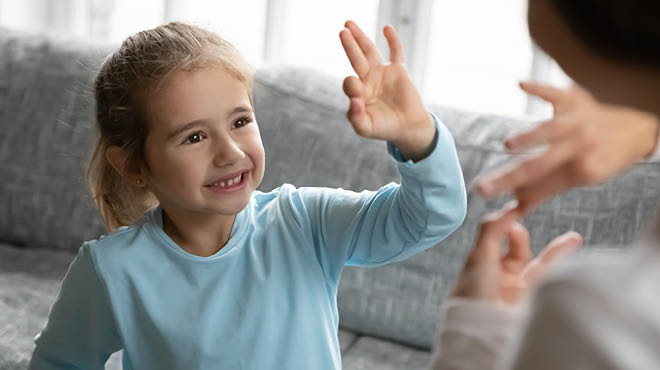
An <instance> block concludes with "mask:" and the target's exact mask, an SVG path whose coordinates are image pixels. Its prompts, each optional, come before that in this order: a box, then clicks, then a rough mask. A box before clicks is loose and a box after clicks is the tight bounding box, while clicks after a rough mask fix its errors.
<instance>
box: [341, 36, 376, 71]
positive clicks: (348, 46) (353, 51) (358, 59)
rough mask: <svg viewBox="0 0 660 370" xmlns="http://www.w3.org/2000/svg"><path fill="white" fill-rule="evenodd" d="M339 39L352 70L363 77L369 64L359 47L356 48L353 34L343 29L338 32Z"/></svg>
mask: <svg viewBox="0 0 660 370" xmlns="http://www.w3.org/2000/svg"><path fill="white" fill-rule="evenodd" d="M339 39H340V40H341V45H342V47H343V48H344V51H345V52H346V56H347V57H348V61H349V62H351V66H352V67H353V70H354V71H355V73H357V75H358V76H360V77H361V78H362V77H364V76H365V75H366V74H367V73H368V72H369V62H368V61H367V58H366V57H365V55H364V53H363V52H362V49H360V46H358V44H357V41H355V38H354V37H353V34H352V33H351V31H350V30H348V29H346V28H344V29H343V30H341V32H339Z"/></svg>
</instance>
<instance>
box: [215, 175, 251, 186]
mask: <svg viewBox="0 0 660 370" xmlns="http://www.w3.org/2000/svg"><path fill="white" fill-rule="evenodd" d="M242 176H243V175H242V174H241V175H238V176H236V177H234V178H233V179H229V180H227V183H226V184H225V182H224V181H219V182H216V183H214V184H212V185H211V186H219V187H221V188H224V187H225V186H232V185H234V184H238V183H239V182H241V178H242Z"/></svg>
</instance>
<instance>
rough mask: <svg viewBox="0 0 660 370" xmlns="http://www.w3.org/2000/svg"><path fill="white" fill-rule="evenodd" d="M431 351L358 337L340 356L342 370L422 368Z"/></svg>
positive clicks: (427, 364)
mask: <svg viewBox="0 0 660 370" xmlns="http://www.w3.org/2000/svg"><path fill="white" fill-rule="evenodd" d="M430 361H431V353H430V352H429V351H427V350H423V349H418V348H412V347H409V346H406V345H403V344H399V343H395V342H391V341H387V340H382V339H378V338H373V337H359V338H358V340H357V341H356V342H355V344H354V345H353V347H351V349H349V350H348V351H347V352H346V353H344V355H343V356H342V369H344V370H399V369H406V370H423V369H428V366H429V362H430Z"/></svg>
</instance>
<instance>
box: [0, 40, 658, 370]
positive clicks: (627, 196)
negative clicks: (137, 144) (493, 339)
mask: <svg viewBox="0 0 660 370" xmlns="http://www.w3.org/2000/svg"><path fill="white" fill-rule="evenodd" d="M109 50H110V48H109V47H108V46H99V45H91V44H88V43H84V42H80V41H76V40H62V39H53V38H48V37H44V36H37V35H29V34H21V33H16V32H11V31H8V30H0V163H1V164H0V369H4V370H10V369H24V368H26V367H27V364H28V362H29V359H30V355H31V352H32V350H33V348H34V344H33V337H34V336H35V335H36V334H37V333H38V332H39V330H40V329H41V328H42V326H43V325H44V323H45V320H46V318H47V316H48V311H49V309H50V306H51V304H52V303H53V300H54V298H55V296H56V294H57V291H58V288H59V285H60V281H61V279H62V277H63V276H64V274H65V272H66V269H67V267H68V265H69V263H70V262H71V260H72V258H73V256H74V253H75V252H76V251H77V249H78V248H79V247H80V245H81V243H82V242H83V241H84V240H88V239H93V238H97V237H98V236H99V235H100V234H102V233H103V232H104V230H103V228H102V225H101V222H100V220H99V217H98V216H97V215H96V212H95V210H94V208H93V206H92V203H91V201H90V199H89V196H88V195H87V192H86V190H85V186H84V180H83V174H84V168H85V162H86V158H87V156H88V154H89V152H90V149H91V145H92V141H93V138H94V130H93V99H92V95H91V93H90V87H89V86H90V83H91V81H92V79H93V76H94V70H95V69H96V68H97V67H98V65H99V63H100V61H101V60H102V58H103V56H104V55H105V54H106V53H107V52H108V51H109ZM255 106H256V114H257V118H258V120H259V124H260V127H261V131H262V137H263V141H264V145H265V147H266V153H267V154H266V160H267V162H266V175H265V178H264V181H263V184H262V185H261V189H262V190H269V189H272V188H273V187H276V186H278V185H280V184H282V183H284V182H288V183H293V184H295V185H297V186H317V185H318V186H330V187H342V188H347V189H355V190H361V189H376V188H378V187H379V186H381V185H383V184H386V183H387V182H389V181H393V180H394V181H396V179H397V174H396V171H395V169H394V167H393V166H392V163H391V162H390V159H389V158H388V157H387V155H386V151H385V145H384V144H383V143H382V142H375V141H368V140H364V139H362V138H359V137H358V136H356V135H355V134H354V133H353V131H352V129H351V128H350V125H349V124H348V122H347V121H346V118H345V110H346V107H347V99H346V98H345V97H344V96H343V93H342V92H341V81H340V80H338V79H333V78H328V77H326V76H323V75H320V74H319V73H317V72H313V71H308V70H300V69H292V68H286V67H277V68H269V69H264V70H259V71H257V75H256V81H255ZM430 110H432V111H433V112H434V113H435V114H437V115H438V116H439V117H440V118H441V119H442V120H443V121H444V123H445V124H446V125H447V126H448V127H449V129H450V130H451V131H452V133H453V134H454V137H455V140H456V144H457V148H458V152H459V156H460V160H461V164H462V166H463V171H464V172H463V173H464V176H465V182H466V184H467V185H468V191H469V195H468V215H467V218H466V221H465V223H464V224H463V225H462V226H461V227H460V228H459V229H458V230H457V231H456V232H455V233H454V234H453V235H451V236H450V237H449V238H448V239H446V240H445V241H443V242H442V243H440V244H439V245H437V246H436V247H434V248H432V249H430V250H428V251H427V252H425V253H422V254H421V255H418V256H415V257H413V258H411V259H409V260H407V261H404V262H401V263H397V264H393V265H389V266H385V267H379V268H374V269H358V268H348V269H347V270H346V271H345V274H344V276H343V278H342V281H341V287H340V291H339V297H338V304H339V311H340V331H339V336H340V343H341V348H342V357H343V367H344V368H345V369H347V370H358V369H380V370H383V369H423V368H424V367H425V366H426V365H427V362H428V361H429V358H430V352H429V350H430V348H431V347H432V342H433V339H434V333H435V328H436V322H437V321H438V320H439V319H440V315H441V312H442V310H441V308H442V303H443V300H444V298H445V296H446V295H447V293H448V290H449V289H450V288H451V284H452V281H453V280H454V278H455V276H456V274H457V272H458V271H459V269H460V267H461V266H462V262H463V259H464V257H465V254H466V252H467V250H468V249H469V247H470V244H471V242H472V239H473V237H474V233H475V230H476V226H477V224H478V221H479V218H480V217H481V216H482V215H483V214H484V213H485V212H487V211H488V210H492V209H495V208H496V207H498V206H500V205H501V204H502V203H503V202H504V201H505V199H497V200H494V201H484V200H483V199H481V198H479V197H476V196H475V194H474V192H473V191H472V186H471V184H472V182H473V180H474V178H475V176H477V175H478V174H479V173H482V172H484V171H485V170H486V169H488V168H492V167H493V166H496V165H498V164H501V163H503V162H504V161H506V160H508V159H509V158H510V157H509V155H508V154H506V153H505V152H504V151H503V150H502V147H501V139H502V138H503V137H504V136H506V135H508V134H510V133H512V132H514V131H515V130H518V129H520V128H522V127H524V126H527V125H529V124H530V122H524V121H518V120H514V119H509V118H504V117H497V116H489V115H480V114H473V113H468V112H460V111H456V110H452V109H448V108H443V107H438V106H430ZM659 188H660V167H659V165H658V163H642V164H639V165H637V166H636V167H634V168H633V169H632V170H631V171H630V172H628V173H627V174H625V175H623V176H621V177H619V178H617V179H615V180H613V181H609V182H607V183H605V184H603V185H601V186H598V187H595V188H591V189H578V190H574V191H571V192H568V193H566V194H564V195H562V196H561V197H558V198H555V199H553V200H552V201H550V202H548V203H546V204H544V205H543V206H542V207H541V208H540V209H539V210H538V211H536V212H535V213H534V214H533V215H531V216H530V217H529V218H528V219H527V220H526V221H525V224H526V225H527V226H528V228H529V229H530V233H531V235H532V244H533V248H534V249H535V250H538V249H539V248H541V247H542V246H543V245H545V243H546V242H548V241H549V240H550V239H551V238H552V237H554V236H555V235H557V234H560V233H562V232H564V231H567V230H569V229H573V230H577V231H578V232H580V233H582V234H583V235H584V237H585V244H586V245H588V246H589V245H595V244H598V245H626V244H629V243H630V242H631V241H632V240H633V238H634V235H635V234H636V233H637V231H638V230H639V229H640V228H641V227H642V226H643V225H644V224H645V223H646V221H647V220H649V219H651V217H652V215H653V212H654V210H655V208H656V203H657V197H656V195H657V194H658V189H659ZM120 357H121V353H118V354H116V355H113V357H112V358H111V361H110V362H109V363H108V365H107V368H120V367H121V366H120V362H121V360H120Z"/></svg>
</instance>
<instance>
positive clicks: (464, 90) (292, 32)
mask: <svg viewBox="0 0 660 370" xmlns="http://www.w3.org/2000/svg"><path fill="white" fill-rule="evenodd" d="M526 4H527V0H507V1H492V0H358V1H355V0H335V1H332V2H329V1H308V0H307V1H306V0H244V1H234V0H142V1H133V0H22V1H20V2H18V1H13V0H0V26H4V27H9V28H16V29H24V30H34V31H38V32H56V33H58V34H67V35H70V36H76V37H91V38H94V39H97V40H99V41H105V42H108V41H110V42H114V43H119V42H120V41H121V40H123V39H124V38H125V37H126V36H128V35H130V34H132V33H134V32H137V31H139V30H142V29H145V28H151V27H154V26H156V25H158V24H162V23H164V22H166V21H171V20H180V21H186V22H191V23H194V24H198V25H201V26H204V27H207V28H209V29H211V30H213V31H216V32H218V33H219V34H220V35H221V36H222V37H223V38H225V39H227V40H228V41H230V42H232V43H233V44H234V45H236V47H237V48H238V49H239V51H240V52H241V54H242V55H243V56H244V57H245V58H246V59H247V60H248V62H249V63H250V64H252V65H253V66H255V67H257V68H259V67H263V66H265V65H268V64H288V65H293V66H300V67H306V68H312V69H316V70H319V71H321V72H323V73H325V74H329V75H331V76H335V77H336V78H338V79H339V78H343V77H345V76H347V75H352V74H354V73H353V70H352V68H351V66H350V63H349V62H348V59H347V58H346V56H345V54H344V51H343V50H342V47H341V44H340V42H339V36H338V34H339V31H340V30H341V29H342V27H343V23H344V21H346V20H347V19H353V20H355V21H356V22H357V23H358V24H359V25H360V26H361V27H362V29H363V30H364V31H365V32H366V33H367V35H369V36H370V37H371V38H372V39H374V40H376V44H377V45H378V47H379V49H380V51H381V53H382V54H383V57H384V59H386V60H387V58H388V54H389V53H388V50H387V44H386V42H385V40H384V37H383V36H382V33H381V31H380V30H381V29H382V27H383V26H384V25H385V24H388V23H390V24H393V25H394V26H395V27H396V28H397V29H398V30H399V36H400V38H401V40H402V42H403V44H404V52H405V54H406V64H407V66H408V70H409V71H410V73H411V75H412V77H413V79H414V80H415V82H416V83H417V85H418V87H419V88H420V90H421V92H422V95H423V96H424V97H425V99H426V101H427V102H430V103H435V104H439V105H444V106H450V107H456V108H460V109H465V110H471V111H479V112H488V113H496V114H504V115H511V116H522V115H530V114H531V115H535V116H539V115H542V116H548V115H550V114H551V112H552V111H551V108H550V107H549V105H548V104H544V103H542V102H539V101H538V100H535V99H529V98H528V97H527V96H526V95H525V94H524V93H523V92H522V91H520V90H519V88H518V84H517V82H518V81H520V80H524V79H530V78H534V79H536V80H539V81H541V82H550V83H554V84H559V85H562V86H566V85H568V84H570V79H568V78H567V77H566V76H565V75H564V74H563V73H562V72H561V70H560V69H559V68H558V67H557V66H556V64H555V63H554V62H553V61H552V60H551V59H550V58H549V57H548V56H547V55H545V54H543V53H542V52H541V51H540V50H538V49H537V48H534V47H533V46H532V42H531V40H530V37H529V35H528V32H527V25H526V17H525V12H526Z"/></svg>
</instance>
